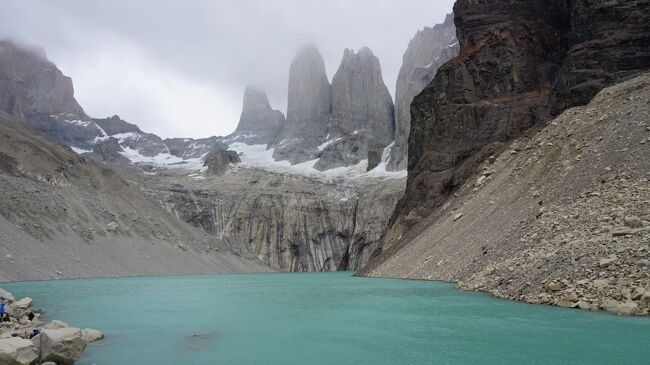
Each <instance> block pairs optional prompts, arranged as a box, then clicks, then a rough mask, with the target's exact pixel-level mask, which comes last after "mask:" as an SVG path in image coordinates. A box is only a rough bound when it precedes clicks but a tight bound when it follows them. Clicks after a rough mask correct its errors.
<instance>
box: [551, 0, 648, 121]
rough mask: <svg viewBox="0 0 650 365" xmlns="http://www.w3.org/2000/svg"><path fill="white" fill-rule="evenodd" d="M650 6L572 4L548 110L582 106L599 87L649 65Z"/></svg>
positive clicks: (638, 2) (642, 1) (637, 2)
mask: <svg viewBox="0 0 650 365" xmlns="http://www.w3.org/2000/svg"><path fill="white" fill-rule="evenodd" d="M649 13H650V1H647V0H634V1H620V0H619V1H593V0H592V1H588V0H582V1H573V2H571V4H570V7H569V15H570V19H571V21H570V26H571V28H570V32H569V33H568V36H567V42H568V45H569V46H568V49H567V53H566V56H565V58H564V60H563V61H562V68H561V70H560V72H559V76H558V82H557V84H556V86H555V90H554V91H555V95H554V98H553V103H552V109H553V112H554V113H555V114H557V113H559V112H561V111H562V110H564V109H566V108H568V107H572V106H575V105H584V104H586V103H588V102H589V101H590V100H591V98H593V97H594V95H596V93H598V92H599V91H600V90H601V89H602V88H604V87H606V86H608V85H611V84H613V83H616V82H620V81H621V80H623V79H625V78H629V77H631V76H634V75H637V74H638V73H639V72H640V71H643V70H647V69H648V67H649V66H650V22H649V21H648V20H649Z"/></svg>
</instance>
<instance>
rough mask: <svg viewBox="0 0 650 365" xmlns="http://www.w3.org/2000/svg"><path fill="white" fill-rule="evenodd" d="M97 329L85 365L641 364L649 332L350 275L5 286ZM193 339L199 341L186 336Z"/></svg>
mask: <svg viewBox="0 0 650 365" xmlns="http://www.w3.org/2000/svg"><path fill="white" fill-rule="evenodd" d="M0 286H2V287H4V288H6V289H8V290H10V291H12V292H13V293H14V294H15V295H16V296H19V297H22V296H31V297H33V298H34V299H35V304H36V306H37V307H39V308H43V309H45V310H46V311H47V317H48V318H49V319H61V320H63V321H66V322H68V323H69V324H71V325H74V326H77V327H91V328H97V329H99V330H101V331H103V332H104V333H105V334H106V339H105V340H104V341H103V342H102V343H100V344H96V345H90V346H89V347H88V349H87V350H86V354H85V355H84V358H83V359H82V360H81V361H80V362H79V363H80V364H82V365H90V364H97V365H167V364H168V365H172V364H173V365H193V364H197V365H198V364H201V365H209V364H233V365H245V364H255V365H258V364H283V365H286V364H309V365H319V364H328V365H331V364H354V365H358V364H500V365H503V364H573V365H576V364H590V365H593V364H608V365H610V364H617V365H621V364H647V363H648V361H649V360H648V359H650V320H649V319H647V318H623V317H617V316H614V315H610V314H607V313H588V312H583V311H578V310H569V309H561V308H551V307H545V306H535V305H528V304H522V303H517V302H511V301H505V300H499V299H494V298H491V297H489V296H487V295H483V294H479V293H470V292H463V291H459V290H456V289H454V287H453V286H452V285H450V284H446V283H438V282H419V281H401V280H386V279H368V278H357V277H353V276H352V274H350V273H309V274H301V273H297V274H254V275H215V276H184V277H144V278H123V279H93V280H68V281H49V282H25V283H11V284H0ZM192 335H196V336H192Z"/></svg>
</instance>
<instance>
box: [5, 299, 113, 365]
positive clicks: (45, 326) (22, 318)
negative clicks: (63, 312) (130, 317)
mask: <svg viewBox="0 0 650 365" xmlns="http://www.w3.org/2000/svg"><path fill="white" fill-rule="evenodd" d="M0 304H3V306H4V313H3V314H2V320H1V321H0V364H3V365H36V364H41V365H45V364H47V365H71V364H74V363H75V361H77V360H79V358H81V355H83V352H84V350H85V349H86V346H87V345H88V344H89V343H91V342H96V341H99V340H101V339H103V338H104V334H102V333H101V332H100V331H97V330H94V329H90V328H86V329H80V328H75V327H71V326H68V324H66V323H64V322H62V321H58V320H52V321H50V322H47V321H45V315H44V313H43V312H42V311H39V310H38V309H34V308H32V304H33V300H32V298H29V297H26V298H22V299H20V300H16V299H15V297H14V296H13V295H12V294H11V293H10V292H8V291H6V290H4V289H1V288H0ZM0 312H3V311H0Z"/></svg>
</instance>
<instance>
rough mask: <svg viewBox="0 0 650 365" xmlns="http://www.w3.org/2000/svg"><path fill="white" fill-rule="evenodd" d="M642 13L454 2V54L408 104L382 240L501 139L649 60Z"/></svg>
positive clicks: (631, 4) (557, 4) (431, 204)
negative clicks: (404, 159)
mask: <svg viewBox="0 0 650 365" xmlns="http://www.w3.org/2000/svg"><path fill="white" fill-rule="evenodd" d="M605 13H607V14H609V15H608V16H604V14H605ZM649 13H650V7H649V6H648V1H610V2H607V4H606V5H605V4H601V3H598V4H596V3H594V2H591V1H575V2H571V3H566V2H564V1H559V0H558V1H501V0H490V1H482V2H480V3H477V2H475V1H469V0H466V1H465V0H461V1H458V2H457V3H456V5H455V7H454V14H455V17H456V18H455V22H456V26H457V28H458V32H457V33H458V37H459V41H460V45H461V49H460V54H459V55H458V57H457V58H455V59H454V60H452V61H450V62H448V63H447V64H445V65H444V66H442V67H441V68H440V69H439V70H438V73H437V75H436V77H435V78H434V80H433V81H432V82H431V83H430V84H429V85H428V86H427V87H426V88H425V89H424V91H423V92H422V93H421V94H420V95H418V96H417V97H416V98H415V99H414V101H413V103H412V107H411V115H412V118H413V120H412V123H411V132H410V134H411V135H410V139H409V162H408V170H409V173H408V180H407V188H406V193H405V195H404V198H403V199H402V200H401V201H400V203H399V204H398V208H397V210H396V213H395V215H394V221H395V224H393V228H392V230H391V233H390V239H391V240H393V241H394V240H396V239H398V238H399V237H400V236H401V235H402V233H403V231H404V229H405V228H408V227H409V226H410V225H412V224H413V223H415V222H417V221H419V220H420V219H421V218H422V217H424V216H427V215H428V214H430V213H431V212H432V210H433V209H434V208H437V207H439V206H440V204H441V203H442V202H443V201H444V200H445V199H446V197H447V196H448V195H449V193H451V192H453V191H454V190H455V189H456V187H458V186H460V185H461V184H463V183H464V182H465V181H466V179H467V178H468V177H469V176H470V175H471V174H472V173H473V171H475V169H476V166H477V165H478V163H479V162H480V161H482V160H484V159H485V158H487V157H488V156H490V155H491V154H494V153H496V152H498V151H500V149H501V148H502V146H503V144H504V143H505V142H507V141H509V140H511V139H512V138H514V137H517V136H518V135H520V134H521V133H522V132H523V131H525V130H527V129H528V128H530V127H531V126H533V125H535V124H537V123H540V122H545V121H547V120H549V119H550V118H551V115H552V113H553V111H555V110H561V109H562V108H564V107H565V106H568V105H573V104H575V103H578V102H584V101H585V100H588V99H590V98H591V97H593V96H594V93H595V91H597V90H598V89H600V88H601V87H602V86H603V85H606V84H608V83H610V82H613V81H615V80H617V79H619V78H620V77H623V76H627V75H631V74H634V73H636V72H639V70H643V69H648V68H650V59H649V58H648V56H647V52H648V48H649V47H648V46H649V45H650V42H648V27H649V25H648V24H650V22H649V21H648V20H649V19H650V18H649ZM598 14H603V15H602V16H597V15H598ZM617 15H618V17H617ZM630 45H634V47H633V49H632V51H631V52H627V47H628V46H630ZM637 51H638V52H637ZM596 53H600V55H599V56H598V57H591V56H588V55H589V54H594V55H595V54H596ZM589 75H595V76H594V77H593V78H592V77H590V76H589ZM574 82H579V83H578V84H574Z"/></svg>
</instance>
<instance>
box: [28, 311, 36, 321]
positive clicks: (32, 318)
mask: <svg viewBox="0 0 650 365" xmlns="http://www.w3.org/2000/svg"><path fill="white" fill-rule="evenodd" d="M27 319H29V321H30V322H31V321H33V320H34V312H29V314H28V315H27Z"/></svg>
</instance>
